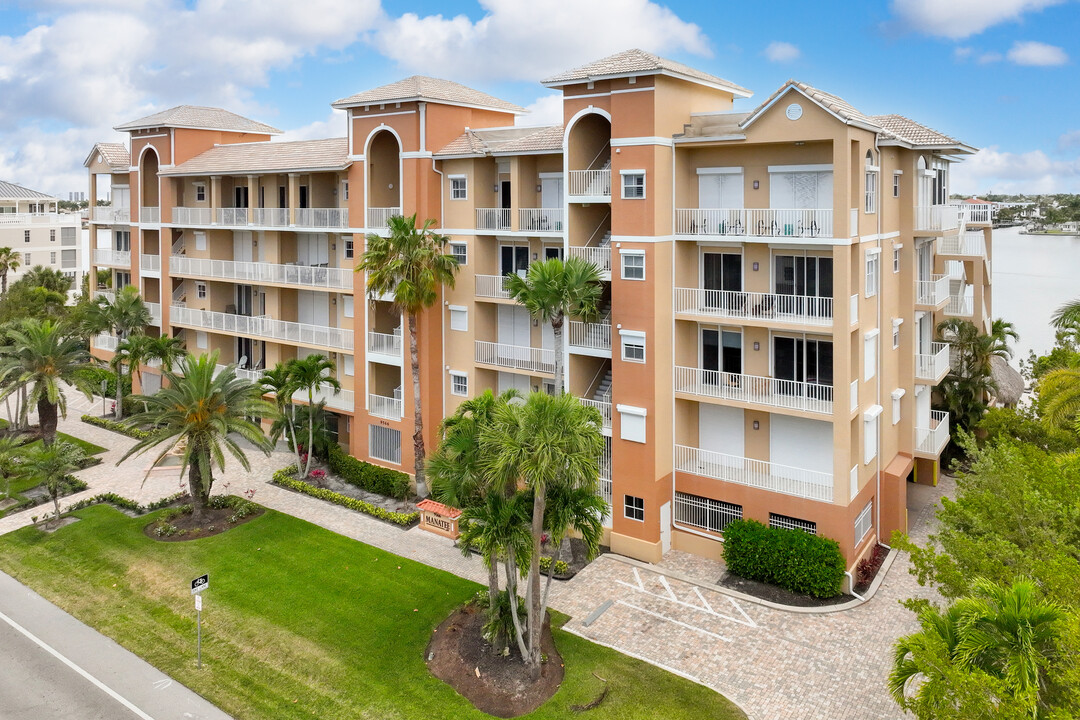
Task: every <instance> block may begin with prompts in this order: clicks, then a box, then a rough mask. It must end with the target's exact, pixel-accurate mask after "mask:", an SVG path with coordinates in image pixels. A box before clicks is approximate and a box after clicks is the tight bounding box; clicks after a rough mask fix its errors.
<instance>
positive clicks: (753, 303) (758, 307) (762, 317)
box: [675, 288, 833, 327]
mask: <svg viewBox="0 0 1080 720" xmlns="http://www.w3.org/2000/svg"><path fill="white" fill-rule="evenodd" d="M675 312H676V313H680V314H683V315H694V316H706V317H709V318H716V319H730V320H741V321H744V322H746V321H765V322H780V323H790V324H793V325H812V326H814V327H832V323H833V299H832V298H831V297H813V296H809V295H782V294H777V293H756V292H737V291H734V290H704V289H701V288H675Z"/></svg>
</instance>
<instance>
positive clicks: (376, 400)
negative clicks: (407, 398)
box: [368, 391, 404, 420]
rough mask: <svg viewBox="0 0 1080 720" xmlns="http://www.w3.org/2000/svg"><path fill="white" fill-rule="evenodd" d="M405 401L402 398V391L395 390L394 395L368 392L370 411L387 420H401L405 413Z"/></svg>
mask: <svg viewBox="0 0 1080 720" xmlns="http://www.w3.org/2000/svg"><path fill="white" fill-rule="evenodd" d="M403 406H404V403H403V402H402V400H401V392H400V391H395V392H394V397H387V396H385V395H376V394H375V393H368V412H369V413H370V414H372V415H374V416H375V417H381V418H386V419H387V420H400V419H401V416H402V413H403Z"/></svg>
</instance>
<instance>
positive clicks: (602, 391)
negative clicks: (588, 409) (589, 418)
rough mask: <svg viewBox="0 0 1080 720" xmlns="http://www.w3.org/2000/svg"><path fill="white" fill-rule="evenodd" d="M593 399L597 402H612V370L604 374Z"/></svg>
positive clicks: (609, 369)
mask: <svg viewBox="0 0 1080 720" xmlns="http://www.w3.org/2000/svg"><path fill="white" fill-rule="evenodd" d="M592 399H593V400H595V401H597V402H611V368H608V371H607V372H606V373H604V377H602V378H600V382H599V384H597V386H596V392H594V393H593V396H592Z"/></svg>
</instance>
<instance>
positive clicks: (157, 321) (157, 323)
mask: <svg viewBox="0 0 1080 720" xmlns="http://www.w3.org/2000/svg"><path fill="white" fill-rule="evenodd" d="M145 305H146V309H147V310H149V311H150V324H151V325H153V326H154V327H161V303H156V302H148V303H145Z"/></svg>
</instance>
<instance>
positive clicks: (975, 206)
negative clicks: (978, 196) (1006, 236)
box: [953, 203, 994, 225]
mask: <svg viewBox="0 0 1080 720" xmlns="http://www.w3.org/2000/svg"><path fill="white" fill-rule="evenodd" d="M953 207H955V208H958V209H959V210H960V212H961V217H963V219H964V223H965V224H966V225H989V224H990V223H991V222H993V219H994V212H993V206H991V205H990V203H961V204H959V205H953Z"/></svg>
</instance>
